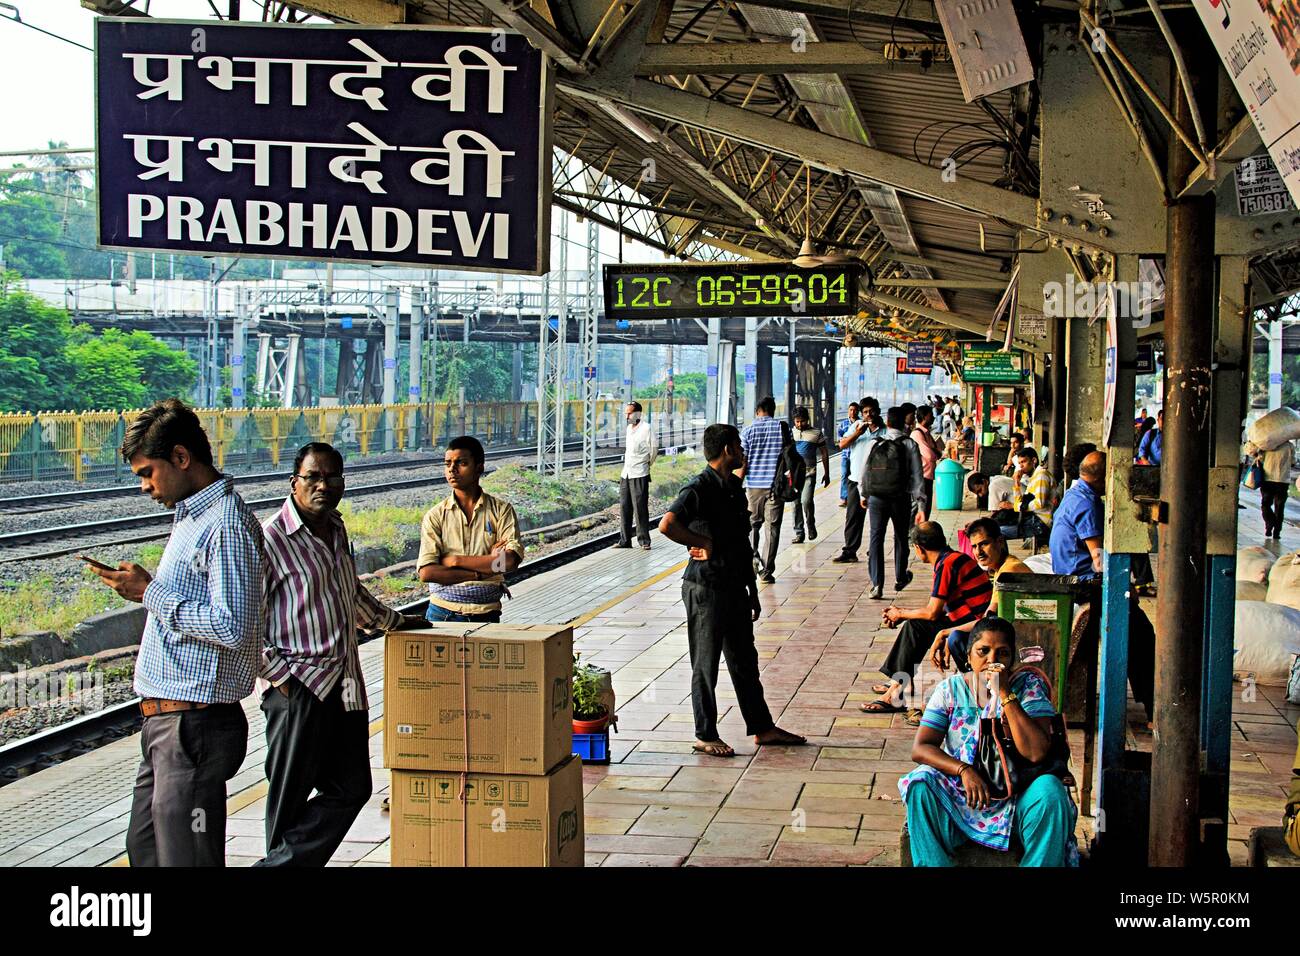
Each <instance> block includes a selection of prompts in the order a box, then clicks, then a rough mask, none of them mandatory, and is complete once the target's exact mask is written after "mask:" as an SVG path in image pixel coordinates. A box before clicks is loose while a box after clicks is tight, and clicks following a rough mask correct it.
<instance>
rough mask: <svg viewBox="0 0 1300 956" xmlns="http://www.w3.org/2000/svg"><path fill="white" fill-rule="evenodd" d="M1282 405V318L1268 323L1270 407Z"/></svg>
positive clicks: (1271, 408)
mask: <svg viewBox="0 0 1300 956" xmlns="http://www.w3.org/2000/svg"><path fill="white" fill-rule="evenodd" d="M1281 406H1282V320H1281V319H1277V320H1276V321H1273V322H1270V323H1269V324H1268V407H1269V410H1270V411H1271V410H1273V409H1274V408H1280V407H1281Z"/></svg>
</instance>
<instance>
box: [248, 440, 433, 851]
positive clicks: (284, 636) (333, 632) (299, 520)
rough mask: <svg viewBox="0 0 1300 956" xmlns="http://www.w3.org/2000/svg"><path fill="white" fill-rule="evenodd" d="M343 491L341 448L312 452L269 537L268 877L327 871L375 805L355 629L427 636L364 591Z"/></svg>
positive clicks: (415, 621) (299, 463)
mask: <svg viewBox="0 0 1300 956" xmlns="http://www.w3.org/2000/svg"><path fill="white" fill-rule="evenodd" d="M343 487H344V479H343V456H342V455H340V454H339V452H338V451H337V449H335V448H334V447H333V446H332V445H327V444H324V443H323V442H312V443H310V444H308V445H304V446H303V447H302V448H300V449H299V450H298V456H297V458H295V459H294V463H293V475H292V476H291V477H290V478H289V488H290V495H289V497H288V498H286V499H285V502H284V504H283V505H281V506H280V510H279V511H278V512H277V513H276V514H275V516H274V517H272V518H271V519H270V520H268V521H267V522H266V524H264V525H263V526H262V533H263V536H264V537H265V541H266V587H265V591H266V644H265V646H264V647H263V649H262V677H263V678H264V681H263V683H265V684H266V688H265V692H264V693H263V695H262V713H263V714H264V715H265V716H266V779H267V781H268V783H269V784H270V789H269V790H268V792H267V798H266V856H265V857H264V858H263V859H262V860H261V861H259V863H258V865H259V866H324V865H325V864H326V863H328V862H329V859H330V857H331V856H333V854H334V851H335V850H337V849H338V846H339V844H340V843H341V842H342V841H343V837H344V836H346V835H347V832H348V828H349V827H351V826H352V822H353V821H354V820H355V819H356V817H357V814H358V813H360V812H361V808H362V807H363V806H365V803H366V800H367V799H368V798H369V797H370V792H371V779H370V746H369V741H370V733H369V724H370V715H369V713H368V712H367V709H368V706H369V704H368V702H367V699H366V686H365V681H364V679H363V678H362V676H361V659H360V656H359V654H358V652H357V637H356V628H357V627H362V628H367V629H378V628H383V629H385V630H392V629H394V628H398V627H408V628H409V627H425V626H427V625H425V623H424V620H423V619H422V618H418V617H416V618H405V617H404V616H403V615H402V614H401V613H399V612H398V611H395V610H392V609H391V608H388V607H386V606H384V605H383V604H381V603H380V602H379V601H378V600H376V599H375V598H374V596H373V595H371V593H370V592H369V591H367V590H366V588H365V586H364V585H362V584H361V582H360V581H358V580H357V569H356V565H355V564H354V563H353V560H352V549H351V547H350V546H349V544H348V533H347V529H346V528H344V526H343V519H342V518H341V517H340V516H339V513H338V510H337V509H338V505H339V501H340V500H341V499H342V497H343ZM313 790H315V791H316V795H315V796H314V797H313V796H312V791H313ZM309 798H310V799H309Z"/></svg>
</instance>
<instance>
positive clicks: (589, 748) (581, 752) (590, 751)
mask: <svg viewBox="0 0 1300 956" xmlns="http://www.w3.org/2000/svg"><path fill="white" fill-rule="evenodd" d="M573 752H574V753H575V754H577V755H578V756H579V757H581V758H582V762H583V763H609V731H608V730H607V731H605V732H604V733H602V734H574V735H573Z"/></svg>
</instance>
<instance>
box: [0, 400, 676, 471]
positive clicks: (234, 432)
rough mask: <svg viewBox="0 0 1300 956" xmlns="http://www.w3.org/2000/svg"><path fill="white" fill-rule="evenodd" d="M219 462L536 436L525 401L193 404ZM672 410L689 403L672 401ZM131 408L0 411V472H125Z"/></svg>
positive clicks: (600, 407) (614, 416)
mask: <svg viewBox="0 0 1300 956" xmlns="http://www.w3.org/2000/svg"><path fill="white" fill-rule="evenodd" d="M642 405H644V406H645V411H646V414H647V417H648V418H650V419H653V418H654V417H656V416H658V415H660V414H662V412H663V411H664V410H665V408H666V403H665V401H664V400H663V399H646V400H644V401H642ZM195 411H196V412H197V413H198V416H199V419H200V420H201V421H202V422H203V427H204V429H205V430H206V431H207V433H208V440H209V441H210V442H211V443H212V454H213V458H214V459H215V460H216V464H217V467H218V468H220V469H222V470H235V471H239V470H243V471H254V470H257V469H259V468H265V467H271V468H281V467H287V465H288V464H289V463H290V462H291V460H292V457H293V454H294V453H295V452H296V451H297V449H298V448H299V447H301V446H302V445H304V444H306V443H307V442H309V441H323V442H328V443H330V444H332V445H335V446H337V447H338V448H340V449H341V450H343V451H344V453H345V454H347V455H348V456H349V457H350V458H355V457H365V456H369V455H377V454H385V453H389V452H395V451H412V450H415V449H419V448H431V447H432V448H437V447H440V446H441V445H443V444H444V443H445V442H446V441H447V440H449V439H450V438H452V437H454V436H456V435H460V434H467V435H474V436H475V437H477V438H479V439H480V440H481V441H482V442H483V444H484V445H486V446H488V447H509V446H512V445H523V446H527V445H529V444H531V443H533V442H535V441H536V440H537V405H536V403H533V402H467V403H466V404H465V405H463V406H462V405H459V404H455V403H450V402H438V403H436V404H435V405H433V406H432V421H430V406H429V405H338V406H330V407H322V408H238V409H236V408H215V409H212V408H202V409H195ZM671 411H672V412H673V413H674V415H675V416H677V417H678V418H680V417H682V416H685V415H686V414H687V413H688V411H689V409H688V406H687V403H686V402H685V401H684V400H680V399H678V400H675V401H674V402H673V403H672V409H671ZM139 414H140V411H139V410H138V409H135V410H129V411H123V412H113V411H99V412H35V413H8V414H0V480H3V481H37V480H44V479H63V480H68V479H71V480H74V481H85V480H87V479H88V478H117V479H119V480H126V479H128V478H129V477H130V474H129V469H127V468H126V466H125V465H124V464H123V462H122V460H121V455H120V453H119V448H120V447H121V443H122V438H123V435H124V434H125V432H126V428H127V426H129V425H130V424H131V422H132V421H133V420H134V419H135V417H136V416H137V415H139ZM565 419H566V420H565V429H564V434H565V436H566V438H570V439H576V438H577V437H578V436H579V435H581V434H582V402H577V401H574V402H566V403H565ZM596 431H597V435H598V437H599V438H600V440H601V441H605V440H608V441H609V443H610V444H617V443H618V441H619V439H620V437H621V435H622V432H623V405H622V403H621V402H619V401H617V400H610V401H601V402H597V403H596Z"/></svg>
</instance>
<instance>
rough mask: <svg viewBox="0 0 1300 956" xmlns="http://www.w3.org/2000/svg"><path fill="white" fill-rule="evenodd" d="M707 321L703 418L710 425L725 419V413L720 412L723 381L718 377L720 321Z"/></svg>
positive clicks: (720, 359) (720, 361)
mask: <svg viewBox="0 0 1300 956" xmlns="http://www.w3.org/2000/svg"><path fill="white" fill-rule="evenodd" d="M708 321H709V328H708V336H709V338H708V345H707V346H706V351H705V359H704V361H705V368H704V372H705V376H704V390H705V391H704V417H705V418H706V419H707V420H708V423H709V424H710V425H712V424H714V423H715V422H723V421H726V420H727V419H726V417H725V415H726V413H725V412H723V411H721V409H722V405H723V402H722V391H721V387H720V386H721V385H722V382H723V380H722V378H720V377H719V370H720V369H721V368H722V319H720V318H718V317H717V316H714V317H713V318H711V319H709V320H708Z"/></svg>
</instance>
